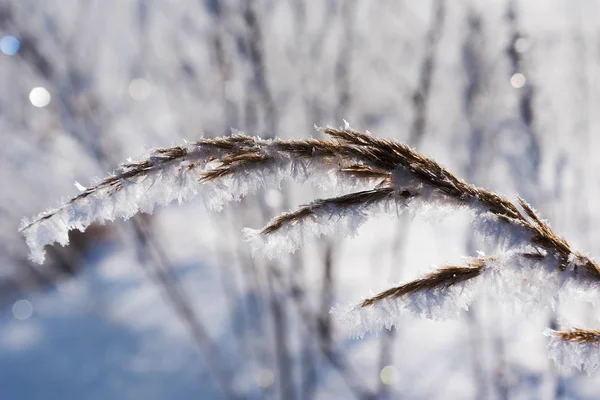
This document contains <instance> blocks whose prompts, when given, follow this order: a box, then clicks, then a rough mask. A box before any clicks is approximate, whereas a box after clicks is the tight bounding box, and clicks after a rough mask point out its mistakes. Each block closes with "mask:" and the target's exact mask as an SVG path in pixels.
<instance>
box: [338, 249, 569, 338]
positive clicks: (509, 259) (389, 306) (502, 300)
mask: <svg viewBox="0 0 600 400" xmlns="http://www.w3.org/2000/svg"><path fill="white" fill-rule="evenodd" d="M467 261H468V260H467ZM467 264H468V262H467V263H466V265H467ZM570 276H571V275H569V274H568V272H566V271H564V272H563V271H560V270H559V269H558V263H557V261H556V260H554V259H552V258H550V257H547V258H544V259H542V260H539V259H534V258H530V257H524V256H523V255H522V251H520V250H519V251H516V250H515V251H509V252H505V253H502V254H500V255H498V256H495V257H489V258H486V259H485V263H484V267H483V271H482V272H481V273H480V274H479V275H478V276H476V277H474V278H471V279H469V280H466V281H463V282H460V283H457V284H455V285H452V286H450V287H448V288H436V289H433V290H421V291H418V292H413V293H410V294H406V295H403V296H400V297H397V298H394V299H385V300H381V301H378V302H376V303H375V304H374V305H371V306H367V307H360V306H359V305H357V304H356V303H355V304H352V305H350V306H339V305H338V306H336V307H334V308H333V309H332V310H331V312H332V313H333V314H334V315H335V316H336V318H337V319H339V320H340V321H341V322H342V324H343V325H345V326H346V327H347V328H348V330H349V331H350V334H351V335H352V336H353V337H363V336H364V335H365V334H366V333H368V332H378V331H380V330H382V329H383V328H386V329H391V328H392V327H394V326H397V325H398V324H400V323H401V322H402V317H403V316H404V315H406V314H412V315H416V316H419V317H424V318H428V319H433V320H444V319H453V318H456V317H457V316H458V315H459V314H460V313H461V312H462V311H465V310H468V308H469V306H470V305H471V303H472V302H473V300H475V299H477V298H480V297H484V296H485V297H486V298H488V299H489V300H490V301H492V302H493V304H496V305H497V306H498V307H499V310H501V311H503V312H508V313H516V314H521V313H524V314H529V313H532V312H535V311H540V310H543V309H548V308H552V309H554V307H555V306H556V304H557V299H558V297H559V296H560V295H566V293H569V294H570V293H572V290H574V287H576V285H577V281H576V280H575V279H574V278H571V277H570ZM397 286H400V284H396V285H389V287H397ZM372 295H373V294H371V296H372Z"/></svg>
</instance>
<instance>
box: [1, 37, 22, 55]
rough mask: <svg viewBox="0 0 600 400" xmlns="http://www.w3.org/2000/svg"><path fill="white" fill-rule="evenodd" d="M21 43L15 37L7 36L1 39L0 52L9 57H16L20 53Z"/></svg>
mask: <svg viewBox="0 0 600 400" xmlns="http://www.w3.org/2000/svg"><path fill="white" fill-rule="evenodd" d="M20 47H21V42H20V41H19V39H17V38H16V37H14V36H10V35H6V36H4V37H3V38H2V39H0V51H1V52H3V53H4V54H6V55H7V56H14V55H15V54H17V53H18V52H19V48H20Z"/></svg>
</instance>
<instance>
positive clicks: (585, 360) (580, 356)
mask: <svg viewBox="0 0 600 400" xmlns="http://www.w3.org/2000/svg"><path fill="white" fill-rule="evenodd" d="M544 335H546V336H547V337H548V346H547V348H548V356H549V357H550V359H552V361H554V363H555V364H556V365H557V366H558V367H559V368H560V369H561V370H563V371H569V370H573V369H575V370H578V371H582V372H585V373H586V374H588V376H589V375H591V374H592V373H593V372H594V371H595V370H596V369H597V368H598V366H600V342H599V341H594V342H591V343H590V342H572V341H568V340H564V339H562V338H561V337H560V335H559V334H558V333H557V332H556V331H553V330H552V329H547V330H546V331H545V332H544Z"/></svg>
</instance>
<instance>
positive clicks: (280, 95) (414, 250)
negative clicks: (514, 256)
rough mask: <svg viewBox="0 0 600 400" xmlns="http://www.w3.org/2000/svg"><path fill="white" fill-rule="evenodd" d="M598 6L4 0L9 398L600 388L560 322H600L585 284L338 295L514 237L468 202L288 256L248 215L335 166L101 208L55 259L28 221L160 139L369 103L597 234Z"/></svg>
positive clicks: (502, 186)
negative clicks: (556, 300)
mask: <svg viewBox="0 0 600 400" xmlns="http://www.w3.org/2000/svg"><path fill="white" fill-rule="evenodd" d="M598 15H600V3H598V2H596V1H594V0H479V1H477V0H460V1H450V0H426V1H425V0H424V1H403V0H378V1H370V0H319V1H313V0H179V1H175V0H86V1H82V0H80V1H76V0H43V1H42V0H0V87H1V88H2V89H1V90H0V187H1V189H0V398H1V399H47V398H56V399H106V398H113V399H142V398H143V399H165V398H177V399H204V398H206V399H210V398H215V399H217V398H223V399H227V398H255V399H258V398H268V399H313V398H317V399H330V398H331V399H352V398H357V399H391V398H393V399H488V398H490V399H531V398H541V399H596V398H598V397H599V396H600V375H598V374H596V375H592V376H591V377H587V376H585V375H582V374H580V373H578V372H574V371H560V370H558V369H557V368H556V367H555V366H554V365H553V364H552V362H551V361H550V360H549V359H548V357H547V353H546V350H545V346H546V338H545V337H544V336H543V335H542V334H541V332H542V330H543V328H544V327H546V326H554V327H556V326H557V325H569V324H575V325H577V326H582V327H589V328H597V327H598V326H600V318H598V316H597V314H598V313H597V311H594V310H593V309H590V308H587V307H585V306H584V305H581V304H561V305H560V307H559V309H558V310H557V311H555V312H550V311H548V312H545V313H541V314H540V315H534V316H528V317H527V318H523V317H522V316H520V317H519V316H517V317H513V316H510V315H504V313H502V312H500V311H499V308H501V307H499V306H500V305H498V304H489V303H487V302H485V301H481V302H478V303H476V304H474V306H473V307H472V309H470V310H469V312H467V313H465V314H464V315H463V316H462V317H461V318H460V319H458V320H456V321H452V322H444V323H440V322H431V321H425V320H420V319H418V318H409V317H407V318H406V321H405V322H406V323H405V324H404V325H402V326H400V327H398V329H397V330H394V331H391V332H380V333H379V334H378V335H375V334H372V335H367V336H366V337H365V338H364V339H362V340H353V339H350V338H349V337H348V333H347V331H346V330H345V329H344V327H343V326H339V325H338V324H337V323H336V321H335V320H334V319H332V317H331V315H330V314H329V310H330V308H331V306H332V305H335V304H338V303H342V304H344V303H348V302H350V301H356V300H358V299H361V298H363V297H365V296H368V295H369V294H371V293H372V292H376V291H378V290H381V289H384V288H386V287H388V286H389V285H390V284H392V283H397V282H399V281H405V280H408V279H414V278H415V277H417V276H419V275H420V274H423V273H424V272H426V271H430V270H432V269H433V268H434V266H433V265H438V266H439V265H443V264H445V263H460V261H461V257H462V256H473V255H475V254H476V251H478V250H483V251H486V252H490V253H493V251H494V249H493V248H490V247H488V246H487V245H485V244H483V243H482V242H481V241H480V240H479V239H478V238H477V237H475V236H474V235H473V233H472V230H471V228H470V225H469V219H468V218H467V217H468V216H467V215H466V214H460V213H458V214H456V215H451V216H448V217H446V218H445V219H443V220H442V221H438V220H437V219H436V220H433V221H427V219H420V218H417V219H415V220H411V219H409V218H407V217H403V216H399V217H396V216H395V215H393V216H387V217H385V216H384V217H379V218H374V219H373V220H372V221H370V222H369V223H368V224H366V225H365V226H364V227H362V228H361V230H360V231H359V234H358V235H357V236H356V237H353V238H333V237H331V238H325V239H321V240H319V241H312V242H307V244H306V246H305V247H304V248H303V249H302V250H301V251H299V252H297V253H296V254H294V255H293V256H290V257H289V258H287V259H283V260H277V261H276V262H273V261H268V260H266V259H262V258H261V257H260V255H257V256H256V257H252V256H251V254H250V252H249V246H247V245H246V244H245V243H244V242H243V241H242V240H241V233H240V231H241V229H242V227H245V226H250V227H253V228H258V227H260V226H262V225H264V224H265V222H266V221H268V220H269V219H270V218H271V217H273V216H275V215H276V214H277V213H279V212H282V211H287V210H289V209H290V208H292V207H295V206H297V205H299V204H303V203H305V202H307V201H310V200H311V199H314V198H318V197H320V196H322V194H320V193H319V192H318V191H316V190H313V189H311V188H306V187H297V186H294V185H291V184H290V185H288V186H285V187H283V188H269V189H267V190H264V191H262V192H261V193H259V194H258V195H257V196H251V197H249V198H247V199H246V200H244V201H243V202H241V203H237V204H232V205H230V206H228V207H226V208H225V210H224V211H223V212H221V213H215V214H208V213H207V212H205V210H204V208H203V206H202V205H201V204H198V203H195V202H193V201H192V202H190V203H187V204H184V205H182V206H178V205H172V206H170V207H166V208H163V209H160V210H158V211H157V212H155V213H154V214H153V215H138V216H137V217H135V218H133V219H131V220H129V221H116V222H115V223H112V224H109V225H98V226H92V227H91V228H90V229H88V230H87V231H86V232H85V233H83V234H82V233H73V234H72V235H71V244H70V245H69V246H68V247H65V248H62V247H60V246H57V247H53V248H51V249H49V251H50V254H49V257H47V260H46V263H45V264H44V265H36V264H33V263H31V262H30V261H29V260H28V258H27V248H26V245H25V241H24V240H23V238H22V237H21V235H20V234H19V233H18V227H19V222H20V219H21V218H22V217H25V216H27V217H29V216H32V215H35V214H37V213H38V212H40V211H43V210H44V209H47V208H49V207H54V206H57V205H58V204H60V202H61V200H64V199H67V198H69V197H71V196H73V195H75V194H76V193H77V189H76V187H75V185H74V183H75V182H80V183H81V184H83V185H84V186H87V185H89V184H90V182H91V179H92V178H94V177H98V178H101V177H104V176H106V175H107V174H108V173H110V172H111V171H113V170H114V169H115V168H116V166H117V165H118V164H119V162H122V161H124V160H126V159H127V158H128V157H133V158H136V157H140V156H142V155H143V154H144V152H145V151H146V150H147V149H149V148H151V147H156V146H171V145H177V144H180V143H182V142H183V141H184V140H194V139H197V138H199V137H201V136H205V137H214V136H221V135H227V134H229V133H230V132H231V130H232V129H239V130H242V131H244V132H246V133H248V134H251V135H261V136H263V137H273V136H278V137H281V138H302V137H310V136H313V137H319V135H320V133H318V132H316V131H315V130H314V128H313V126H314V125H315V124H316V125H319V126H324V125H333V126H339V125H342V124H343V119H345V120H347V121H349V122H350V123H351V124H352V126H353V127H354V128H356V129H359V130H369V131H370V132H371V133H372V134H374V135H376V136H379V137H385V138H393V139H396V140H400V141H403V142H406V143H408V144H410V145H411V146H413V147H415V148H416V149H417V150H418V151H420V152H423V153H424V154H426V155H428V156H432V157H434V158H436V159H437V160H438V161H440V162H442V163H443V164H444V165H446V166H447V167H449V168H450V169H451V170H453V171H455V172H456V173H457V174H458V175H460V176H462V177H464V178H465V179H466V180H468V181H469V182H471V183H475V184H477V185H480V186H485V187H488V188H491V189H493V190H495V191H498V192H500V193H504V194H507V195H511V194H515V193H519V194H521V196H523V197H524V198H525V199H527V200H528V201H529V202H531V203H532V204H533V205H534V206H535V207H536V208H537V209H538V210H539V211H540V212H541V214H542V215H543V216H544V217H545V218H547V219H549V220H550V221H552V224H553V227H554V228H556V230H557V231H558V232H559V233H561V234H563V235H564V236H565V237H567V238H568V239H569V240H570V241H571V242H573V244H575V245H576V247H577V248H579V249H581V250H582V251H584V252H589V253H590V254H591V255H598V254H600V247H599V246H598V237H599V235H598V234H599V233H600V230H599V229H597V223H598V221H599V219H600V212H599V211H598V210H596V209H595V208H593V205H594V204H596V201H597V200H594V199H595V198H596V197H595V194H596V189H598V187H599V184H600V174H599V170H598V168H597V167H598V164H599V160H598V157H597V154H598V150H599V149H600V143H599V142H600V139H598V135H596V134H594V132H596V131H597V130H598V128H599V124H600V113H598V111H597V110H598V109H599V106H600V90H599V89H600V25H599V24H598Z"/></svg>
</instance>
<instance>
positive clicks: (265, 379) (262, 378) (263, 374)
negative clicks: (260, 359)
mask: <svg viewBox="0 0 600 400" xmlns="http://www.w3.org/2000/svg"><path fill="white" fill-rule="evenodd" d="M274 382H275V377H274V376H273V372H271V370H270V369H266V368H261V369H260V370H259V371H258V375H257V377H256V383H258V386H260V387H262V388H268V387H269V386H271V385H273V383H274Z"/></svg>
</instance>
